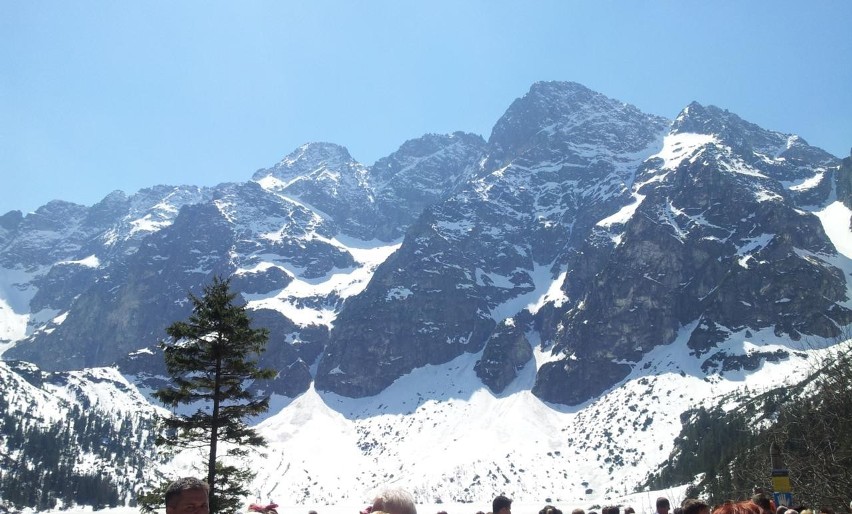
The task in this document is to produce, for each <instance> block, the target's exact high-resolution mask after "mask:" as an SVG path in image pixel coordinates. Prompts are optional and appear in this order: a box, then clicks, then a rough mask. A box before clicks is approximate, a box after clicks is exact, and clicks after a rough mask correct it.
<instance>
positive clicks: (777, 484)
mask: <svg viewBox="0 0 852 514" xmlns="http://www.w3.org/2000/svg"><path fill="white" fill-rule="evenodd" d="M772 489H773V490H774V491H775V492H776V493H789V492H790V491H792V490H793V489H792V487H791V486H790V477H789V476H781V477H772Z"/></svg>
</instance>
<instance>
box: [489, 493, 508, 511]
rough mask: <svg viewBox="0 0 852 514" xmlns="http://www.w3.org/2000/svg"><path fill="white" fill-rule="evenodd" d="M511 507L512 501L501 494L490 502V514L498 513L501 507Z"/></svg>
mask: <svg viewBox="0 0 852 514" xmlns="http://www.w3.org/2000/svg"><path fill="white" fill-rule="evenodd" d="M511 506H512V500H510V499H509V498H506V497H505V496H503V495H502V494H501V495H500V496H497V497H496V498H494V501H493V502H491V512H493V513H494V514H497V513H498V512H500V509H502V508H503V507H511Z"/></svg>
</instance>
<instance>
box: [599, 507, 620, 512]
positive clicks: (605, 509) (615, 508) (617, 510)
mask: <svg viewBox="0 0 852 514" xmlns="http://www.w3.org/2000/svg"><path fill="white" fill-rule="evenodd" d="M618 512H619V509H618V506H616V505H607V506H606V507H604V508H602V509H601V514H618Z"/></svg>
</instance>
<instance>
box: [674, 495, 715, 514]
mask: <svg viewBox="0 0 852 514" xmlns="http://www.w3.org/2000/svg"><path fill="white" fill-rule="evenodd" d="M681 507H683V514H699V513H700V512H701V511H702V510H707V511H708V512H709V511H710V505H707V502H704V501H701V500H696V499H695V498H687V499H686V500H683V503H682V504H681Z"/></svg>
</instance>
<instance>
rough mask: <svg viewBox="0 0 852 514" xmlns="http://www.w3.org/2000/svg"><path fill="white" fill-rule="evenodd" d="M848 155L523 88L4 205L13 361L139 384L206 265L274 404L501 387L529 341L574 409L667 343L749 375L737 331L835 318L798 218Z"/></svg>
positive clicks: (837, 180) (1, 309)
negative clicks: (465, 372)
mask: <svg viewBox="0 0 852 514" xmlns="http://www.w3.org/2000/svg"><path fill="white" fill-rule="evenodd" d="M847 161H848V159H847V160H846V161H844V162H843V163H841V161H840V160H838V159H836V158H834V157H833V156H831V155H829V154H827V153H825V152H823V151H822V150H819V149H817V148H814V147H811V146H809V145H808V144H807V143H806V142H805V141H804V140H802V139H801V138H798V137H796V136H791V135H786V134H779V133H777V132H772V131H768V130H765V129H762V128H760V127H757V126H756V125H754V124H751V123H748V122H746V121H744V120H742V119H740V118H739V117H737V116H736V115H734V114H732V113H729V112H727V111H724V110H721V109H718V108H716V107H712V106H702V105H699V104H697V103H693V104H691V105H689V106H687V107H686V108H685V109H684V111H683V112H682V113H680V115H679V116H678V117H677V118H676V119H675V120H674V121H668V120H665V119H663V118H660V117H657V116H652V115H648V114H645V113H642V112H640V111H639V110H638V109H636V108H635V107H632V106H630V105H626V104H623V103H621V102H618V101H616V100H613V99H610V98H607V97H605V96H603V95H601V94H599V93H596V92H594V91H591V90H589V89H587V88H585V87H583V86H581V85H579V84H575V83H564V82H547V83H537V84H534V85H533V86H532V88H531V89H530V91H529V92H528V93H527V94H526V95H525V96H523V97H522V98H519V99H518V100H516V101H515V102H514V103H513V104H512V105H511V106H510V107H509V108H508V110H507V111H506V113H505V114H504V115H503V116H502V117H501V119H500V120H498V122H497V123H496V124H495V126H494V129H493V131H492V134H491V136H490V137H489V139H488V141H485V140H484V139H483V138H481V137H479V136H475V135H471V134H464V133H454V134H447V135H426V136H423V137H422V138H419V139H416V140H412V141H407V142H405V143H404V144H403V145H402V146H401V147H400V148H399V150H397V151H396V152H394V153H393V154H391V155H389V156H388V157H386V158H383V159H380V160H379V161H377V162H376V163H375V164H374V165H373V166H370V167H368V166H364V165H362V164H360V163H358V162H356V161H354V160H353V159H352V158H351V156H350V155H349V153H348V151H346V149H345V148H343V147H340V146H337V145H333V144H328V143H314V144H309V145H305V146H303V147H301V148H299V149H297V150H296V151H294V152H293V153H291V154H290V155H288V156H287V157H285V158H284V159H283V160H282V161H281V162H279V163H278V164H276V165H274V166H272V167H270V168H268V169H264V170H259V171H258V172H256V173H255V174H254V176H253V178H252V180H251V181H247V182H240V183H230V184H221V185H219V186H217V187H214V188H196V187H189V186H183V187H167V186H156V187H152V188H150V189H146V190H142V191H140V192H138V193H136V194H134V195H131V196H127V195H125V194H123V193H120V192H117V193H113V194H111V195H109V196H107V197H106V198H105V199H104V200H103V201H102V202H100V203H99V204H97V205H95V206H92V207H84V206H79V205H73V204H68V203H65V202H59V201H57V202H52V203H50V204H47V205H45V206H43V207H42V208H40V209H39V210H38V211H36V212H35V213H31V214H28V215H26V216H23V215H22V214H21V213H16V212H10V213H7V214H5V215H3V216H2V217H0V266H2V269H3V272H2V274H0V292H2V295H0V314H2V318H0V319H2V320H3V321H2V324H3V326H2V327H0V338H2V339H5V340H6V341H7V347H9V348H8V349H7V350H6V352H5V354H4V358H14V359H24V360H29V361H32V362H35V363H37V364H38V365H39V366H41V367H43V368H46V369H52V370H59V369H78V368H82V367H90V366H98V365H113V364H117V365H119V366H120V367H121V369H122V370H124V371H126V372H128V373H132V374H134V375H135V376H137V379H138V380H150V381H153V380H155V379H154V378H152V377H153V376H154V375H156V374H157V373H158V372H159V371H161V367H162V359H161V356H159V355H158V353H157V350H156V349H155V345H156V343H157V341H158V340H159V339H160V338H162V337H164V336H165V332H164V329H165V327H166V326H167V325H168V324H169V323H171V322H172V321H174V320H177V319H183V318H184V317H185V316H186V315H187V314H188V308H189V307H188V304H187V302H186V295H187V293H188V292H193V293H197V292H199V291H200V289H201V287H202V286H203V285H204V284H205V283H207V282H208V281H209V279H210V278H211V277H212V276H213V275H216V274H220V275H224V276H227V277H231V279H232V284H233V286H234V288H235V289H236V290H238V291H240V292H241V293H242V299H243V301H245V302H246V305H247V306H248V307H249V308H250V309H251V310H252V312H253V313H254V316H255V321H256V323H257V324H258V325H259V326H265V327H267V328H269V329H270V333H271V339H270V345H269V351H268V352H267V354H266V355H265V357H264V359H265V361H266V362H265V364H266V365H269V366H273V367H276V368H277V369H279V370H280V371H281V376H280V378H279V379H278V380H276V381H274V382H273V383H272V384H271V385H270V386H269V388H270V390H271V391H274V392H278V393H280V394H284V395H287V396H291V397H293V396H296V395H298V394H299V393H301V392H303V391H305V390H306V389H307V388H308V387H309V385H310V383H311V381H312V380H315V383H316V386H317V388H318V389H320V390H324V391H331V392H335V393H338V394H341V395H344V396H350V397H361V396H370V395H375V394H379V393H381V391H383V390H384V389H385V388H386V387H387V386H389V385H390V384H391V383H393V382H394V381H395V380H397V379H398V378H400V377H401V376H403V375H406V374H408V373H410V372H411V371H413V370H415V369H417V368H420V367H423V366H426V365H428V364H441V363H446V362H449V361H450V360H452V359H454V358H456V357H458V356H460V355H464V354H475V355H480V357H479V362H478V364H477V365H476V366H475V369H476V373H477V376H478V377H479V378H480V380H482V382H483V384H485V385H486V386H488V387H489V388H490V389H491V390H492V391H494V392H495V393H500V392H502V391H503V390H505V389H506V388H507V387H508V386H509V385H510V384H511V383H512V382H513V380H515V378H516V377H517V376H518V374H519V373H520V372H521V371H522V370H525V369H527V370H528V369H529V368H528V367H529V366H532V367H536V363H535V360H534V359H533V355H534V353H535V350H538V351H540V352H544V353H546V354H547V355H549V357H548V358H547V359H546V360H547V362H546V363H543V364H541V365H540V366H539V367H538V369H536V370H534V371H535V372H536V380H535V385H534V387H533V393H534V394H536V395H538V396H539V397H540V398H541V399H544V400H547V401H549V402H553V403H560V404H569V405H574V404H578V403H582V402H584V401H586V400H588V399H590V398H593V397H595V396H597V395H599V394H601V393H602V392H604V391H606V390H607V389H608V388H610V387H612V386H613V385H615V384H617V383H618V382H619V381H620V380H622V379H623V378H624V377H625V376H627V374H628V373H629V372H630V371H631V370H632V369H633V367H634V366H635V365H636V363H637V362H638V361H639V360H641V358H642V356H643V355H645V354H646V353H647V352H649V351H651V350H652V349H653V348H655V347H658V346H661V345H666V344H669V343H671V342H672V341H673V340H674V339H675V338H676V337H679V336H684V337H687V338H688V340H689V348H690V349H691V351H693V352H694V353H695V354H696V355H699V356H705V361H704V362H705V366H704V369H705V371H706V372H707V373H713V372H714V370H718V369H723V368H726V369H727V368H730V367H732V366H736V365H737V364H736V363H737V362H741V361H742V359H741V357H742V355H729V354H727V353H725V352H722V351H721V349H720V347H721V344H722V343H723V342H724V341H725V340H726V339H727V338H728V337H729V336H730V335H731V334H734V333H741V332H745V331H758V330H762V329H766V328H771V329H772V330H774V332H775V333H776V334H778V336H779V337H790V338H793V339H796V338H802V337H814V338H832V337H834V336H836V335H837V334H838V333H839V331H840V329H841V327H843V326H844V325H847V324H849V323H850V322H852V314H851V313H850V310H849V303H848V302H849V300H848V298H849V286H848V285H847V281H846V277H845V275H844V272H843V271H842V270H841V269H840V268H839V267H838V266H839V264H838V263H839V262H840V259H839V258H838V254H837V250H836V248H835V246H834V244H833V243H832V241H831V240H830V239H829V237H828V236H827V235H826V232H825V230H824V226H825V223H827V222H826V221H825V217H823V218H819V217H817V216H816V215H815V214H814V213H817V214H818V213H820V212H821V209H824V208H825V207H826V206H827V205H828V204H830V203H831V202H833V201H835V199H839V200H840V201H841V202H846V204H845V205H846V208H849V207H850V203H849V202H848V198H847V197H848V196H849V194H848V192H849V190H850V187H848V182H849V180H848V178H849V175H850V173H849V165H848V162H847ZM821 219H822V221H821ZM846 224H847V230H848V220H847V221H846ZM684 331H686V333H684ZM773 355H774V354H773ZM775 358H777V356H776V357H775ZM738 359H739V360H738ZM758 359H759V357H758ZM312 370H313V371H312ZM149 385H150V384H149Z"/></svg>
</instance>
